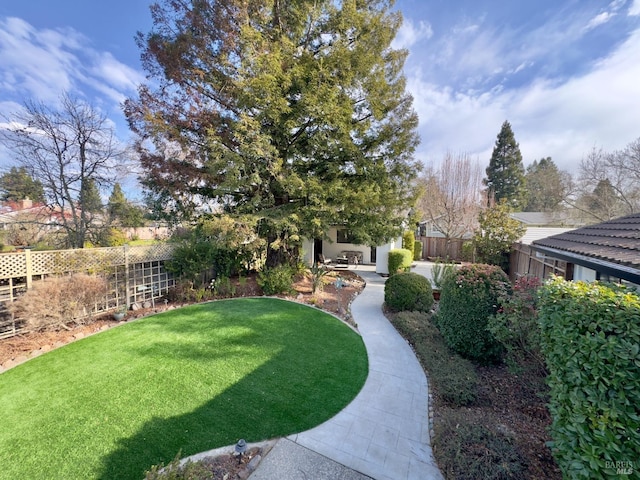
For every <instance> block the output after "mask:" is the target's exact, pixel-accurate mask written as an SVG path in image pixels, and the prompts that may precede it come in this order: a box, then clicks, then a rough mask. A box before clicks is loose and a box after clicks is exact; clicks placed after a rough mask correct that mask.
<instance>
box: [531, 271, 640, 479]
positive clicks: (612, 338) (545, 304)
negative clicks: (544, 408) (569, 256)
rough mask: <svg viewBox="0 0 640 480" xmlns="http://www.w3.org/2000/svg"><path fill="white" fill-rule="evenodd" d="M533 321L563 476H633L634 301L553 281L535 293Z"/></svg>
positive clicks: (637, 424)
mask: <svg viewBox="0 0 640 480" xmlns="http://www.w3.org/2000/svg"><path fill="white" fill-rule="evenodd" d="M539 321H540V325H541V329H542V338H541V344H542V352H543V355H544V357H545V361H546V362H547V366H548V369H549V376H548V377H547V381H548V383H549V387H550V403H549V411H550V412H551V416H552V418H553V423H552V426H551V436H552V438H553V444H552V451H553V454H554V457H555V458H556V461H557V462H558V465H559V466H560V469H561V470H562V473H563V476H564V478H572V479H587V478H605V477H606V478H613V477H614V476H617V475H618V474H619V472H618V471H617V470H618V468H620V465H622V468H623V469H625V468H627V469H628V467H631V470H633V473H634V474H635V473H637V468H638V465H637V463H635V462H637V461H638V451H639V450H638V445H640V415H639V412H638V405H640V298H639V297H638V295H637V294H636V293H632V292H630V291H627V290H624V289H623V288H622V287H615V286H605V285H601V284H597V283H585V282H567V281H565V280H563V279H561V278H558V277H556V278H553V279H552V280H550V281H548V282H547V283H546V284H545V285H544V286H543V287H542V289H541V290H540V302H539ZM631 462H634V463H631ZM634 467H635V468H634Z"/></svg>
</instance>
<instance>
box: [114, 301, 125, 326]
mask: <svg viewBox="0 0 640 480" xmlns="http://www.w3.org/2000/svg"><path fill="white" fill-rule="evenodd" d="M126 314H127V306H126V305H120V306H119V307H118V309H117V310H114V312H113V314H112V315H113V319H114V320H116V321H118V322H119V321H121V320H123V319H124V317H125V315H126Z"/></svg>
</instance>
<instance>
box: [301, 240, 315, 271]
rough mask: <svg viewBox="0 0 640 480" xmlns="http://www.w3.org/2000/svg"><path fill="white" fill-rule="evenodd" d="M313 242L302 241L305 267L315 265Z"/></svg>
mask: <svg viewBox="0 0 640 480" xmlns="http://www.w3.org/2000/svg"><path fill="white" fill-rule="evenodd" d="M313 257H314V252H313V240H307V239H306V238H305V239H303V240H302V261H303V262H304V264H305V265H309V266H311V265H313Z"/></svg>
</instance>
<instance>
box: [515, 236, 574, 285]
mask: <svg viewBox="0 0 640 480" xmlns="http://www.w3.org/2000/svg"><path fill="white" fill-rule="evenodd" d="M566 274H567V262H564V261H562V260H556V259H553V258H549V257H545V256H538V255H536V252H535V251H534V250H533V249H532V248H531V246H530V245H524V244H522V243H514V244H513V247H512V249H511V256H510V258H509V276H510V277H511V280H512V281H515V280H516V279H517V278H518V277H521V276H524V275H531V276H534V277H538V278H540V279H545V278H547V277H549V276H550V275H560V276H562V277H565V278H566Z"/></svg>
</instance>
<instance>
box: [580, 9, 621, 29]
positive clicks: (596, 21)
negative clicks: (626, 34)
mask: <svg viewBox="0 0 640 480" xmlns="http://www.w3.org/2000/svg"><path fill="white" fill-rule="evenodd" d="M614 15H615V13H611V12H602V13H599V14H598V15H596V16H595V17H593V18H592V19H591V20H590V21H589V23H587V26H586V27H585V29H586V30H592V29H594V28H596V27H598V26H600V25H603V24H605V23H607V22H608V21H609V20H611V19H612V18H613V17H614Z"/></svg>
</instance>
